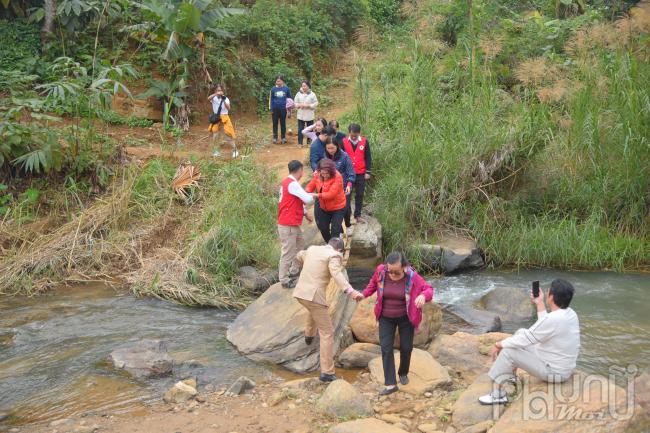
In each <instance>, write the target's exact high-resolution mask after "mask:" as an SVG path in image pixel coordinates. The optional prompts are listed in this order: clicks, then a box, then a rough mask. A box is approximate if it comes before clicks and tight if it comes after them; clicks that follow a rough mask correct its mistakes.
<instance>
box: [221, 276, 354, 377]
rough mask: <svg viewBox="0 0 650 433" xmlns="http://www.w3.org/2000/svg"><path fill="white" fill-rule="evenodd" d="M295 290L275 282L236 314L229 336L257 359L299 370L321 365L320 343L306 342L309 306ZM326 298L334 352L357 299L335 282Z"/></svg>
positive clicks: (236, 344)
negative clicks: (304, 304)
mask: <svg viewBox="0 0 650 433" xmlns="http://www.w3.org/2000/svg"><path fill="white" fill-rule="evenodd" d="M292 294H293V290H290V289H284V288H282V285H281V284H279V283H278V284H274V285H273V286H271V287H270V288H269V289H268V290H267V291H266V292H264V293H263V294H262V295H261V296H260V297H259V298H258V299H257V300H256V301H255V302H253V303H252V304H251V305H249V306H248V308H246V310H244V311H243V312H242V313H241V314H240V315H239V316H237V318H236V319H235V321H234V322H233V323H232V324H231V325H230V326H229V327H228V332H227V334H226V338H227V339H228V341H230V342H231V343H232V344H234V345H235V346H236V347H237V349H238V350H239V351H240V352H241V353H242V354H243V355H245V356H246V357H248V358H250V359H252V360H254V361H259V362H270V363H273V364H279V365H282V366H284V367H286V368H288V369H289V370H292V371H295V372H298V373H305V372H308V371H314V370H316V369H318V366H319V355H318V347H319V344H318V341H314V342H313V343H312V344H310V345H306V344H305V341H304V338H303V336H304V329H305V323H306V320H307V310H306V309H305V308H304V307H303V306H302V305H300V304H299V303H298V301H296V300H295V299H294V298H293V296H292ZM327 300H328V303H329V306H330V308H329V311H330V316H331V317H332V324H333V325H334V353H338V351H339V349H340V345H341V340H342V337H343V336H344V335H345V333H344V332H343V331H344V329H345V327H346V326H347V324H348V322H349V321H350V317H352V313H353V312H354V309H355V308H356V302H354V301H353V300H352V298H351V297H350V296H348V295H346V294H345V293H343V292H341V291H340V290H338V288H337V286H336V284H334V283H333V282H330V285H329V286H328V287H327ZM316 340H318V337H316Z"/></svg>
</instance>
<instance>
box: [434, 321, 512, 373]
mask: <svg viewBox="0 0 650 433" xmlns="http://www.w3.org/2000/svg"><path fill="white" fill-rule="evenodd" d="M509 336H510V334H504V333H501V332H491V333H488V334H483V335H473V334H467V333H465V332H456V333H455V334H454V335H444V334H443V335H439V336H438V337H436V339H435V340H433V342H432V343H431V345H430V346H429V353H431V355H433V357H434V358H435V359H436V360H437V361H438V362H439V363H441V364H442V365H444V366H447V367H450V368H451V369H452V370H453V371H455V372H456V373H457V374H458V375H460V376H461V377H462V378H463V380H465V381H466V382H467V383H472V382H474V380H476V378H477V377H478V376H479V375H480V374H483V373H486V372H487V371H488V370H489V369H490V366H491V365H492V359H491V357H490V352H491V349H492V347H493V346H494V343H495V342H497V341H501V340H503V339H504V338H507V337H509Z"/></svg>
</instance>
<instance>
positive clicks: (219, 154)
mask: <svg viewBox="0 0 650 433" xmlns="http://www.w3.org/2000/svg"><path fill="white" fill-rule="evenodd" d="M212 156H213V157H214V158H219V157H220V156H221V152H219V151H218V150H215V151H214V152H212Z"/></svg>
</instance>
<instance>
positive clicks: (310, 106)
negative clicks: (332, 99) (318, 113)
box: [293, 80, 318, 147]
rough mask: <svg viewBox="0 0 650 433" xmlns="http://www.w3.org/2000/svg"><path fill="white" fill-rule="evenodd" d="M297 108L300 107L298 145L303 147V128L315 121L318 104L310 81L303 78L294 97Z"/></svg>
mask: <svg viewBox="0 0 650 433" xmlns="http://www.w3.org/2000/svg"><path fill="white" fill-rule="evenodd" d="M293 101H294V103H295V104H296V108H298V114H297V116H296V117H297V118H298V146H300V147H302V145H303V140H304V135H303V133H302V131H303V129H305V128H306V127H309V126H311V125H312V124H313V123H314V117H315V110H316V106H318V98H317V97H316V94H315V93H314V92H312V90H311V85H310V84H309V81H307V80H303V81H302V83H301V84H300V91H299V92H298V93H296V97H295V98H294V100H293Z"/></svg>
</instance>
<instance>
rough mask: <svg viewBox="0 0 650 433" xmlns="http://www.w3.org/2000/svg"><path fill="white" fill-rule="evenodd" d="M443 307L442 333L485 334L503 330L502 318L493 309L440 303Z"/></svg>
mask: <svg viewBox="0 0 650 433" xmlns="http://www.w3.org/2000/svg"><path fill="white" fill-rule="evenodd" d="M440 306H441V307H442V329H441V330H440V332H441V333H444V334H453V333H454V332H459V331H460V332H467V333H469V334H485V333H486V332H499V331H501V318H500V317H499V315H498V314H496V313H493V312H491V311H485V310H477V309H475V308H472V307H468V306H464V305H452V304H440Z"/></svg>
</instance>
